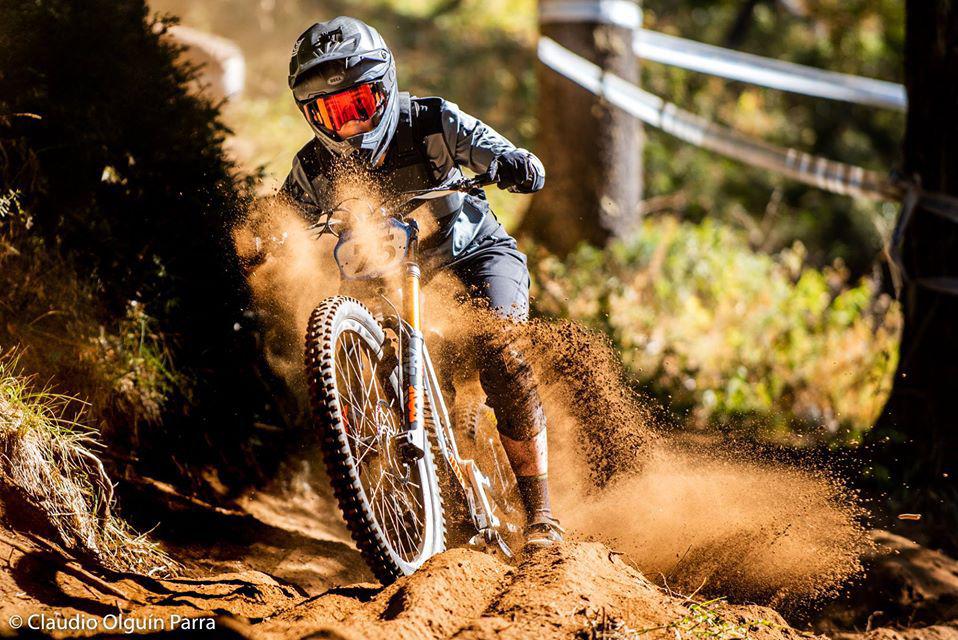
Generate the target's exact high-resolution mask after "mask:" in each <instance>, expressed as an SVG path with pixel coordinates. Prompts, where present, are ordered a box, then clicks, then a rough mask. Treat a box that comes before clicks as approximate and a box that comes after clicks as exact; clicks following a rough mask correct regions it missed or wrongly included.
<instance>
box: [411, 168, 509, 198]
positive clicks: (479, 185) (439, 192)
mask: <svg viewBox="0 0 958 640" xmlns="http://www.w3.org/2000/svg"><path fill="white" fill-rule="evenodd" d="M493 182H494V181H493V180H492V178H491V177H490V176H489V174H488V173H483V174H480V175H478V176H476V177H474V178H461V179H459V180H456V181H454V182H450V183H448V184H444V185H439V186H438V187H430V188H428V189H417V190H414V191H405V192H404V193H403V195H404V196H406V197H407V198H408V199H409V200H433V199H435V198H444V197H446V196H449V195H452V194H454V193H468V194H470V195H478V194H479V193H481V192H482V189H483V187H486V186H489V185H490V184H493Z"/></svg>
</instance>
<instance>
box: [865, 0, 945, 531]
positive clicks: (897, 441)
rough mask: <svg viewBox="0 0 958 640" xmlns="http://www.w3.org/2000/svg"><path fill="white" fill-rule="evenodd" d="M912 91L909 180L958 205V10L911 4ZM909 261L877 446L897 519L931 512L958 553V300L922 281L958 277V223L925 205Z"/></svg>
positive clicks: (916, 216)
mask: <svg viewBox="0 0 958 640" xmlns="http://www.w3.org/2000/svg"><path fill="white" fill-rule="evenodd" d="M905 83H906V86H907V89H908V105H909V106H908V116H907V128H906V132H905V142H904V147H903V155H904V173H905V175H906V176H908V177H911V178H913V179H915V180H916V181H918V182H919V184H920V185H921V186H922V188H923V189H924V190H926V191H929V192H940V193H944V194H949V195H952V196H958V1H956V0H908V2H907V4H906V43H905ZM902 262H903V265H904V268H905V272H906V274H907V275H908V276H909V278H908V279H907V280H906V282H905V286H904V288H903V291H902V297H901V302H902V311H903V313H904V331H903V334H902V340H901V346H900V350H899V353H900V361H899V365H898V371H897V372H896V374H895V381H894V386H893V388H892V392H891V395H890V397H889V399H888V402H887V404H886V406H885V410H884V413H883V415H882V417H881V419H880V420H879V422H878V424H877V425H876V427H875V429H874V430H873V432H872V434H871V441H872V444H873V445H874V446H875V447H876V448H877V450H878V451H877V452H878V456H877V459H878V460H879V465H880V466H879V475H886V474H887V478H888V480H890V486H891V487H892V489H891V498H892V501H891V504H892V508H893V511H892V515H894V513H896V512H900V511H914V512H921V513H922V516H923V522H924V527H923V528H924V529H925V530H926V532H927V534H928V535H929V542H932V543H935V544H938V545H941V546H944V547H947V548H950V549H951V550H956V549H958V491H956V482H955V477H956V474H958V296H956V295H954V294H951V295H950V294H947V293H939V292H937V291H934V290H932V289H929V288H927V287H925V286H921V285H919V284H917V283H916V282H915V280H916V279H918V278H928V277H939V276H951V277H954V276H958V224H955V223H953V222H948V221H947V220H945V219H943V218H941V217H939V216H937V215H935V214H934V213H932V212H930V211H928V210H927V209H923V208H922V207H921V201H919V204H918V207H917V208H916V209H915V211H914V213H913V216H912V218H911V223H910V224H909V225H908V227H907V228H906V229H905V233H904V245H903V249H902ZM882 467H883V470H882ZM882 471H883V473H882Z"/></svg>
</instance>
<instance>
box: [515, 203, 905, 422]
mask: <svg viewBox="0 0 958 640" xmlns="http://www.w3.org/2000/svg"><path fill="white" fill-rule="evenodd" d="M531 253H532V255H533V263H534V273H535V280H536V283H535V284H536V286H535V288H534V295H535V297H536V302H537V307H538V309H539V310H540V311H541V312H543V313H547V314H553V315H560V316H565V317H570V318H573V319H575V320H579V321H582V322H585V323H587V324H589V325H591V326H593V327H595V328H598V329H601V330H603V331H605V332H606V333H608V334H609V335H610V336H611V337H612V339H613V340H614V342H615V343H616V345H617V346H618V347H619V348H620V349H621V351H622V357H623V360H624V362H625V364H626V366H627V367H628V368H629V369H630V370H631V371H632V372H633V374H634V375H635V376H636V377H637V379H638V380H639V381H640V382H641V383H642V384H643V385H645V386H646V387H647V388H648V389H649V390H651V391H652V392H654V393H655V394H656V395H658V396H659V397H661V398H663V399H664V400H665V401H666V402H667V403H668V404H669V406H671V407H672V408H673V409H675V410H677V411H687V412H690V415H691V417H692V419H693V421H694V422H695V423H697V424H700V425H705V424H711V425H719V426H723V427H735V428H746V429H751V430H754V431H758V432H760V433H762V434H763V435H765V436H768V437H775V438H782V437H786V436H790V435H798V436H802V435H803V434H806V433H816V434H817V435H818V436H819V437H824V438H827V439H833V438H836V437H838V438H848V439H854V438H857V437H858V436H859V435H860V433H861V432H862V431H863V430H865V429H867V428H868V427H869V426H870V425H871V424H872V422H873V420H874V419H875V417H876V416H877V415H878V412H879V411H880V410H881V407H882V405H883V403H884V398H885V395H886V393H887V391H888V390H889V388H890V383H891V376H892V375H893V373H894V370H895V364H896V354H897V339H898V333H899V326H900V319H899V312H898V308H897V305H896V304H895V303H893V302H892V301H891V300H890V299H889V298H888V296H885V295H878V294H877V292H876V285H875V283H874V282H873V281H872V280H870V279H862V280H860V281H858V282H849V281H848V274H847V271H846V270H845V269H844V268H843V267H842V266H841V265H840V263H839V264H836V265H833V266H831V267H828V268H825V269H821V270H819V269H815V268H810V267H807V266H806V265H805V264H804V260H805V251H804V248H803V247H802V246H801V244H795V245H794V246H793V247H791V248H788V249H785V250H783V251H781V252H779V253H777V254H774V255H768V254H765V253H761V252H757V251H754V250H752V249H750V248H749V245H748V243H747V241H746V239H745V237H744V234H743V233H742V232H739V231H737V230H734V229H733V228H730V227H728V226H725V225H722V224H721V223H717V222H715V221H711V220H706V221H705V222H702V223H701V224H692V223H688V222H679V221H677V220H676V219H674V218H668V217H665V218H649V219H647V220H646V221H645V222H644V224H643V227H642V230H641V232H640V233H638V234H637V235H636V236H635V237H634V238H632V239H631V240H628V241H619V242H614V243H613V244H611V245H610V246H609V247H608V248H607V249H606V250H604V251H603V250H599V249H595V248H592V247H583V248H580V249H579V250H578V251H577V252H576V253H574V254H573V255H571V256H570V257H569V258H568V259H566V260H558V259H556V258H555V257H552V256H549V255H545V254H543V253H542V252H540V251H532V252H531Z"/></svg>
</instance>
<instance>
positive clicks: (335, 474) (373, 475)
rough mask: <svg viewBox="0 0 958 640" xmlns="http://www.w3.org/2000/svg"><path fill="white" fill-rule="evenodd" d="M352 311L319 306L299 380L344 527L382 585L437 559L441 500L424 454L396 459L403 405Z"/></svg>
mask: <svg viewBox="0 0 958 640" xmlns="http://www.w3.org/2000/svg"><path fill="white" fill-rule="evenodd" d="M389 351H390V348H389V339H388V338H387V335H386V333H385V331H384V330H383V328H382V327H381V326H380V324H379V323H378V322H377V321H376V320H375V319H374V318H373V316H372V314H371V313H370V312H369V310H368V309H366V307H365V306H363V305H362V304H361V303H360V302H358V301H356V300H353V299H352V298H347V297H344V296H336V297H333V298H328V299H326V300H324V301H323V303H322V304H320V305H319V306H318V307H317V308H316V309H315V310H314V311H313V313H312V315H311V316H310V319H309V326H308V329H307V332H306V373H307V376H308V379H309V391H310V402H311V405H312V411H313V420H314V423H315V425H316V427H317V428H318V429H319V430H320V435H321V438H320V440H321V446H322V450H323V459H324V462H325V463H326V469H327V471H328V472H329V476H330V478H331V480H332V483H333V491H334V493H335V495H336V499H337V501H338V502H339V506H340V508H341V509H342V512H343V517H344V518H345V520H346V525H347V526H348V527H349V530H350V532H351V533H352V537H353V540H355V541H356V545H357V546H358V547H359V550H360V552H361V553H362V556H363V559H364V560H365V561H366V564H368V565H369V567H370V569H372V571H373V573H374V574H375V575H376V577H377V578H378V579H379V580H380V582H382V583H383V584H389V583H390V582H393V581H394V580H395V579H396V578H398V577H400V576H403V575H409V574H411V573H412V572H414V571H415V570H416V569H418V568H419V567H420V566H421V565H422V563H423V562H425V561H426V560H427V559H429V558H430V557H432V556H433V555H435V554H437V553H439V552H441V551H443V550H444V549H445V542H446V541H445V521H444V517H443V507H442V497H441V495H440V491H439V484H438V482H437V479H436V469H435V466H434V464H433V458H432V452H431V451H430V447H426V452H425V455H424V456H423V457H422V458H421V459H419V460H418V461H416V462H414V463H411V464H409V463H406V462H404V461H403V458H402V457H401V456H400V455H399V452H398V450H397V447H396V438H395V436H397V435H398V434H400V433H401V432H402V425H403V417H402V415H403V414H402V409H401V407H402V403H401V401H400V394H399V380H398V371H397V367H396V365H395V362H396V359H395V358H388V357H386V356H385V354H386V353H388V352H389Z"/></svg>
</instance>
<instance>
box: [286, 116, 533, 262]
mask: <svg viewBox="0 0 958 640" xmlns="http://www.w3.org/2000/svg"><path fill="white" fill-rule="evenodd" d="M404 99H405V100H407V101H408V102H406V103H405V104H406V105H407V106H406V109H407V111H406V113H408V114H410V115H408V116H407V119H406V121H403V120H402V119H401V120H400V123H399V128H398V130H397V132H396V135H395V137H394V138H393V141H392V142H391V145H390V151H389V153H387V155H386V157H385V159H384V162H383V165H382V166H380V167H378V168H376V169H372V170H369V174H370V177H371V179H373V180H377V181H378V182H380V183H382V184H383V185H385V186H390V187H392V188H395V189H397V190H409V189H419V188H425V187H429V186H437V185H439V184H442V183H444V182H446V181H448V180H453V179H457V178H460V177H462V175H463V173H462V169H463V168H468V169H470V170H471V171H473V172H475V173H484V172H485V171H486V170H487V169H488V168H489V165H490V163H491V162H492V160H493V159H494V158H495V157H496V156H498V155H500V154H501V153H504V152H506V151H511V150H513V149H515V148H516V147H515V145H513V144H512V143H511V142H509V140H507V139H506V138H505V137H503V136H502V135H500V134H499V133H497V132H496V131H495V130H494V129H493V128H492V127H490V126H489V125H487V124H485V123H483V122H482V121H480V120H479V119H477V118H474V117H473V116H471V115H469V114H467V113H464V112H462V111H461V110H460V109H459V107H458V106H457V105H456V104H454V103H452V102H448V101H446V100H443V99H442V98H404ZM407 147H408V148H407ZM337 162H340V159H339V158H338V157H336V156H333V155H332V154H330V153H329V152H328V151H327V150H326V149H325V148H324V147H323V146H321V145H318V144H316V143H315V140H313V141H310V143H307V145H306V146H304V147H303V148H302V149H301V150H300V151H299V152H298V153H297V154H296V157H295V159H294V160H293V168H292V171H290V173H289V176H288V177H287V178H286V182H285V183H284V185H283V188H282V192H283V193H285V194H286V195H287V196H289V197H290V198H291V199H292V200H293V201H295V202H296V203H297V204H298V205H299V206H300V207H301V208H302V209H303V211H304V213H306V215H307V216H308V217H312V214H315V213H316V212H318V211H319V210H322V209H328V208H330V207H332V206H334V205H335V204H336V202H334V201H333V199H334V198H335V194H334V193H333V191H334V186H333V176H334V175H335V174H336V164H337ZM429 208H430V211H431V213H432V215H433V216H434V217H435V218H436V219H437V220H439V221H440V223H441V225H442V240H443V242H441V243H440V244H438V245H437V246H435V247H433V249H434V251H429V248H428V247H426V248H424V250H425V251H427V252H430V253H435V252H440V253H442V252H445V253H447V254H448V257H449V258H455V257H458V256H459V255H461V254H462V253H463V252H464V251H467V250H468V249H469V248H470V247H471V246H473V245H474V244H475V243H477V242H478V241H479V240H481V239H482V238H483V237H485V236H487V235H488V234H489V233H491V232H492V231H494V230H495V229H496V228H497V227H498V223H496V221H495V217H494V216H492V214H491V212H490V211H489V208H488V205H486V203H485V202H483V201H478V200H477V199H475V198H471V197H470V198H464V196H463V195H462V194H453V195H451V196H447V197H446V198H442V199H440V200H438V201H433V202H430V204H429Z"/></svg>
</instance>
